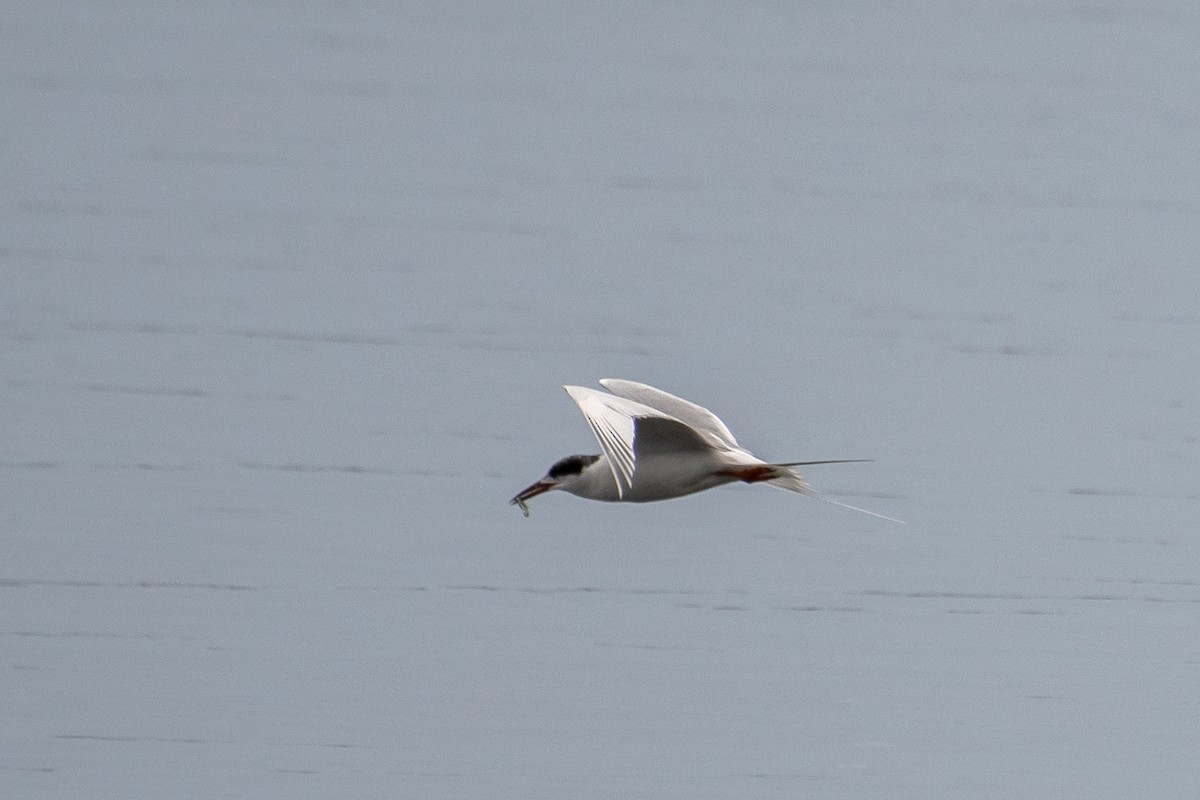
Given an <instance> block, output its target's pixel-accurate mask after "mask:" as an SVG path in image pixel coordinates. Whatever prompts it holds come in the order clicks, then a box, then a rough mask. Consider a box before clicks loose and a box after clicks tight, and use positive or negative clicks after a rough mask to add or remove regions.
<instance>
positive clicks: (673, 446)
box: [509, 378, 901, 522]
mask: <svg viewBox="0 0 1200 800" xmlns="http://www.w3.org/2000/svg"><path fill="white" fill-rule="evenodd" d="M600 385H601V386H603V387H604V388H605V389H608V390H609V391H610V392H612V394H605V393H604V392H600V391H597V390H595V389H588V388H585V387H583V386H564V387H563V388H564V389H566V390H567V394H569V395H571V399H572V400H574V401H575V403H576V405H578V406H579V410H580V411H582V412H583V416H584V419H586V420H587V423H588V426H590V427H591V429H592V433H594V434H595V435H596V441H598V442H599V443H600V449H601V450H602V451H603V452H601V453H600V454H599V455H590V456H588V455H575V456H567V457H566V458H563V459H560V460H559V461H557V462H555V464H554V465H553V466H551V467H550V470H549V471H548V472H547V473H546V475H545V477H543V478H542V479H541V480H539V481H538V482H537V483H534V484H533V485H531V486H529V487H527V488H526V489H524V490H522V491H521V492H520V493H519V494H517V496H516V497H514V498H513V499H512V500H511V501H509V502H510V504H511V505H516V506H519V507H520V509H521V512H522V513H523V514H524V515H525V516H527V517H528V516H529V506H528V505H526V503H527V502H528V501H529V500H530V499H532V498H534V497H537V496H538V495H539V494H544V493H545V492H549V491H551V490H554V489H561V490H563V491H564V492H569V493H570V494H573V495H577V496H579V497H586V498H588V499H590V500H606V501H609V502H626V503H646V502H650V501H652V500H667V499H669V498H672V497H682V496H684V495H688V494H692V493H694V492H702V491H704V490H705V489H711V488H713V487H714V486H721V485H722V484H726V483H733V482H734V481H744V482H746V483H759V482H765V483H767V484H768V485H770V486H774V487H776V488H778V489H786V490H788V491H791V492H799V493H800V494H805V495H808V496H809V497H815V498H817V499H819V500H824V501H825V502H827V503H833V504H834V505H838V506H842V507H843V508H849V509H852V510H854V511H861V512H862V513H864V514H870V515H871V516H873V517H881V518H883V519H886V520H891V521H892V522H901V520H898V519H893V518H892V517H887V516H884V515H883V514H877V513H875V512H874V511H867V510H866V509H865V508H858V507H857V506H851V505H847V504H846V503H842V502H840V501H838V500H834V499H832V498H830V497H826V496H825V495H823V494H820V493H819V492H817V491H815V490H814V489H813V488H812V487H810V486H809V485H808V483H806V482H805V480H804V478H802V477H801V476H800V473H799V472H798V471H796V469H795V468H796V467H802V466H808V465H813V464H845V463H851V462H859V461H870V459H863V458H842V459H833V460H825V461H788V462H785V463H774V464H772V463H767V462H766V461H763V460H761V459H759V458H756V457H755V456H754V455H752V454H751V453H750V451H749V450H747V449H746V448H744V447H742V446H741V445H739V444H738V443H737V440H736V439H734V438H733V434H732V433H730V431H729V428H727V427H725V423H724V422H721V420H720V419H718V418H717V415H716V414H713V413H712V412H711V411H709V410H708V409H707V408H702V407H701V406H698V405H696V404H695V403H690V402H688V401H687V400H684V399H683V398H681V397H676V396H675V395H673V394H668V393H667V392H664V391H662V390H660V389H655V388H654V387H653V386H647V385H646V384H644V383H637V382H635V381H626V380H618V379H615V378H605V379H604V380H602V381H600Z"/></svg>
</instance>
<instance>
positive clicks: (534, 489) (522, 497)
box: [508, 478, 558, 517]
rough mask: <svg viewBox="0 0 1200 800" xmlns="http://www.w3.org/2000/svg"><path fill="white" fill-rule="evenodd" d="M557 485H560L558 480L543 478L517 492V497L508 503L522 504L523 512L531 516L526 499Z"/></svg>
mask: <svg viewBox="0 0 1200 800" xmlns="http://www.w3.org/2000/svg"><path fill="white" fill-rule="evenodd" d="M555 486H558V483H557V482H556V481H552V480H549V479H548V478H542V479H541V480H540V481H538V482H537V483H535V484H533V485H532V486H529V487H528V488H526V489H522V490H521V491H520V493H518V494H517V496H516V497H514V498H513V499H512V500H509V501H508V504H509V505H512V506H520V507H521V513H522V514H524V515H525V516H527V517H528V516H529V506H527V505H525V501H526V500H529V499H531V498H534V497H537V496H538V495H539V494H545V493H546V492H548V491H550V490H551V489H553V488H554V487H555Z"/></svg>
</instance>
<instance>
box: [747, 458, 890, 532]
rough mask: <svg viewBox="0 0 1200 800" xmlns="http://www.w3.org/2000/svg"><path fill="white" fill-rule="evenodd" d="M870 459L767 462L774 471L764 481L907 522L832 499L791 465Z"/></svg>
mask: <svg viewBox="0 0 1200 800" xmlns="http://www.w3.org/2000/svg"><path fill="white" fill-rule="evenodd" d="M870 460H871V459H869V458H840V459H836V460H832V461H788V462H786V463H783V464H767V465H766V466H768V467H772V468H774V469H773V471H774V473H775V477H773V478H767V479H766V480H765V481H764V483H767V484H769V485H771V486H774V487H775V488H776V489H785V490H787V491H789V492H798V493H799V494H803V495H807V496H808V497H815V498H816V499H817V500H821V501H822V502H825V503H830V504H832V505H835V506H841V507H842V508H848V509H850V510H851V511H858V512H859V513H862V514H870V515H871V516H872V517H879V518H880V519H886V520H887V521H888V522H898V523H900V524H901V525H907V524H908V523H906V522H905V521H904V520H902V519H896V518H895V517H889V516H888V515H886V514H880V513H879V512H877V511H868V510H867V509H865V508H859V507H858V506H852V505H850V504H849V503H843V502H842V501H841V500H834V499H833V498H832V497H830V496H829V495H826V494H822V493H820V492H818V491H817V490H816V489H814V488H812V487H811V486H809V485H808V482H807V481H805V480H804V478H802V477H800V473H798V472H796V470H794V469H792V468H793V467H803V466H809V465H812V464H851V463H855V462H862V461H870Z"/></svg>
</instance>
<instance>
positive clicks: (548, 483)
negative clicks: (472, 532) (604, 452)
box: [509, 456, 600, 517]
mask: <svg viewBox="0 0 1200 800" xmlns="http://www.w3.org/2000/svg"><path fill="white" fill-rule="evenodd" d="M599 460H600V456H567V457H566V458H560V459H559V460H558V461H555V462H554V464H552V465H551V466H550V469H549V470H548V471H547V472H546V475H545V476H544V477H543V478H541V479H540V480H539V481H538V482H537V483H534V484H532V485H530V486H528V487H526V488H525V489H523V490H522V491H520V492H519V493H518V494H517V496H516V497H514V498H513V499H512V500H510V501H509V504H510V505H514V506H520V508H521V513H522V514H524V515H525V516H527V517H528V516H529V506H528V505H526V501H528V500H530V499H531V498H534V497H537V496H538V495H539V494H545V493H546V492H549V491H551V490H553V489H566V490H568V491H570V489H571V486H572V485H573V484H575V483H576V482H578V481H579V480H580V478H581V476H582V475H583V473H584V470H586V469H587V468H588V467H590V466H591V465H592V464H595V463H596V462H597V461H599Z"/></svg>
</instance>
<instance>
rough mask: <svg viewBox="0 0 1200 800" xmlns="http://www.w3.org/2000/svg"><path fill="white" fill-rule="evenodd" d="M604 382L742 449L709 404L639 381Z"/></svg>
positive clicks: (720, 442) (721, 442)
mask: <svg viewBox="0 0 1200 800" xmlns="http://www.w3.org/2000/svg"><path fill="white" fill-rule="evenodd" d="M600 385H601V386H603V387H604V388H605V389H608V390H609V391H610V392H612V393H613V394H615V395H617V396H618V397H624V398H626V399H627V400H632V401H634V402H635V403H641V404H642V405H645V406H649V407H650V408H653V409H656V410H658V411H661V412H662V413H664V414H666V415H667V416H669V417H674V418H675V419H677V420H679V421H680V422H683V423H684V424H686V425H688V426H689V427H692V428H695V429H696V430H698V431H701V432H702V433H704V434H706V435H708V436H711V437H713V438H714V439H715V440H716V442H715V443H716V444H718V445H723V446H726V447H737V448H739V449H741V445H739V444H738V443H737V439H735V438H733V434H732V433H731V432H730V430H729V428H727V427H725V423H724V422H721V420H720V419H719V418H718V417H717V415H716V414H714V413H712V412H711V411H709V410H708V409H707V408H704V407H702V406H698V405H696V404H695V403H690V402H688V401H687V400H684V399H683V398H682V397H676V396H675V395H673V394H668V393H667V392H664V391H663V390H662V389H655V388H654V387H653V386H647V385H646V384H644V383H638V382H637V381H626V380H621V379H619V378H605V379H603V380H601V381H600Z"/></svg>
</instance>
